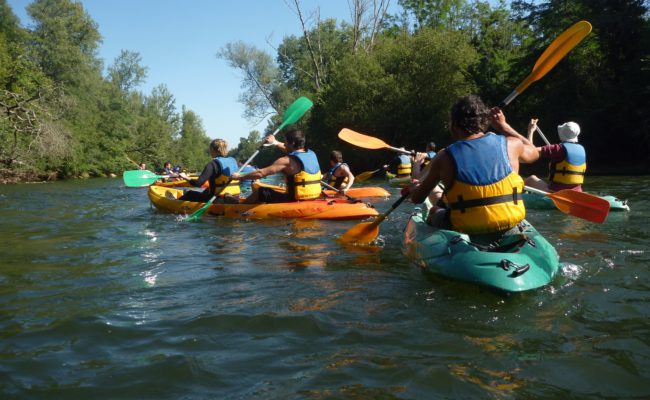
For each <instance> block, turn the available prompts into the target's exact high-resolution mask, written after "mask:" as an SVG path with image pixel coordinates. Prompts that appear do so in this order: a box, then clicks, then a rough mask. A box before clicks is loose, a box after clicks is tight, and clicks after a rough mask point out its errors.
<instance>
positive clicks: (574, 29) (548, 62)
mask: <svg viewBox="0 0 650 400" xmlns="http://www.w3.org/2000/svg"><path fill="white" fill-rule="evenodd" d="M589 32H591V24H590V23H589V22H587V21H580V22H577V23H575V24H573V25H572V26H571V27H569V28H568V29H567V30H565V31H564V32H562V34H560V36H558V37H557V38H556V39H555V40H554V41H553V42H552V43H551V44H550V45H549V46H548V47H547V48H546V50H544V52H543V53H542V55H541V56H540V57H539V58H538V59H537V62H536V63H535V66H534V67H533V71H532V72H531V73H530V75H528V77H527V78H526V79H524V81H523V82H521V83H520V84H519V86H517V89H516V91H517V93H521V92H523V91H524V90H526V88H527V87H528V86H530V84H531V83H533V82H535V81H537V80H538V79H540V78H541V77H543V76H544V75H546V74H547V73H548V72H549V71H550V70H551V69H553V67H555V65H556V64H557V63H558V62H560V60H561V59H563V58H564V56H566V55H567V53H568V52H570V51H571V50H572V49H573V48H574V47H576V45H577V44H578V43H580V42H581V41H582V40H583V39H584V38H585V37H586V36H587V35H588V34H589Z"/></svg>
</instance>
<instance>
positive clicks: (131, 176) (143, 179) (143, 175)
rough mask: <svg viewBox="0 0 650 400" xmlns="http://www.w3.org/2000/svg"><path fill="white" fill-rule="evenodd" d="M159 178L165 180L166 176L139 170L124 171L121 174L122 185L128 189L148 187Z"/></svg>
mask: <svg viewBox="0 0 650 400" xmlns="http://www.w3.org/2000/svg"><path fill="white" fill-rule="evenodd" d="M160 178H166V176H163V175H156V174H154V173H153V172H151V171H147V170H140V169H136V170H132V171H124V174H122V179H123V180H124V184H125V185H126V186H128V187H143V186H149V185H151V184H152V183H154V182H155V181H157V180H158V179H160Z"/></svg>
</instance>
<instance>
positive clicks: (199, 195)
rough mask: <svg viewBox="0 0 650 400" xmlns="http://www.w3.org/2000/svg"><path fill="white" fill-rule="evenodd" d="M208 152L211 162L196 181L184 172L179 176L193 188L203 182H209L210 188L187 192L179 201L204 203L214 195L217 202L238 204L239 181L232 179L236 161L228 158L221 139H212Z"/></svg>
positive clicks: (226, 145)
mask: <svg viewBox="0 0 650 400" xmlns="http://www.w3.org/2000/svg"><path fill="white" fill-rule="evenodd" d="M209 151H210V156H211V157H212V160H210V162H209V163H207V164H206V165H205V167H204V168H203V171H202V172H201V175H199V177H198V178H197V179H191V178H190V177H189V176H187V174H185V173H184V172H181V173H180V174H179V176H180V177H181V178H183V179H185V180H187V182H188V183H189V184H190V185H192V186H194V187H201V186H202V185H203V184H204V183H205V182H209V183H210V186H209V187H208V188H207V189H205V190H203V191H201V192H198V191H194V190H189V191H187V192H185V193H184V194H183V196H181V197H180V198H179V200H186V201H196V202H200V203H205V202H207V201H208V200H210V199H211V198H212V196H214V195H215V194H216V195H217V199H216V201H217V202H221V203H231V204H232V203H239V193H240V188H239V180H237V179H233V178H232V175H233V173H234V172H235V171H237V169H238V167H237V160H235V159H234V158H232V157H228V144H227V143H226V141H225V140H223V139H214V140H213V141H212V142H210V146H209Z"/></svg>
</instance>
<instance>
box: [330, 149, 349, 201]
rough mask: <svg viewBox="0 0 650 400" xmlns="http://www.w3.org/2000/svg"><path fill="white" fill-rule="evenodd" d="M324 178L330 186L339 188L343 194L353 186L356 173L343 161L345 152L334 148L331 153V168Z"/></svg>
mask: <svg viewBox="0 0 650 400" xmlns="http://www.w3.org/2000/svg"><path fill="white" fill-rule="evenodd" d="M323 180H324V181H325V182H327V183H329V185H330V186H334V187H335V188H337V189H339V190H340V191H341V192H342V193H343V194H345V193H347V191H348V189H350V188H351V187H352V184H353V183H354V175H352V171H350V167H349V166H348V164H346V163H344V162H343V154H342V153H341V152H340V151H338V150H332V152H331V153H330V170H329V172H328V173H326V174H325V176H324V177H323Z"/></svg>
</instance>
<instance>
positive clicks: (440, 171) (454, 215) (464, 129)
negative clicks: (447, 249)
mask: <svg viewBox="0 0 650 400" xmlns="http://www.w3.org/2000/svg"><path fill="white" fill-rule="evenodd" d="M490 124H491V125H492V127H493V128H494V129H495V130H496V131H497V132H500V133H501V135H498V134H495V133H492V132H487V131H486V130H487V129H488V127H489V125H490ZM450 131H451V135H452V137H453V139H455V142H454V143H453V144H451V145H450V146H449V147H446V148H445V149H443V150H441V151H440V152H439V153H438V154H437V156H436V157H435V158H434V159H433V160H431V164H430V166H429V168H427V170H426V173H425V175H424V177H423V178H422V180H421V181H420V182H415V183H413V184H411V185H410V186H407V187H405V188H404V189H403V190H402V194H403V195H408V194H409V193H410V195H411V200H412V201H413V202H414V203H422V202H423V201H424V200H425V199H426V198H427V196H428V195H429V194H430V193H431V194H432V196H433V197H434V199H439V200H440V199H441V200H442V206H440V207H433V208H432V209H431V211H430V213H429V216H430V217H431V218H430V219H429V223H430V224H431V225H433V226H435V227H438V228H446V229H453V230H456V231H459V232H463V233H467V234H495V233H498V234H500V235H501V234H506V233H510V232H509V231H510V230H512V233H514V232H515V230H516V231H517V232H520V229H516V228H521V227H520V226H518V225H520V223H521V222H522V221H523V220H524V218H525V217H526V209H525V207H524V203H523V201H522V192H523V190H524V182H523V179H522V178H521V177H520V176H519V163H520V162H524V163H532V162H535V161H537V159H538V158H539V152H538V150H537V148H536V147H535V146H534V145H533V144H532V143H531V142H530V141H529V140H528V139H527V138H525V137H524V136H522V135H520V134H519V133H517V131H515V130H514V129H513V128H512V127H511V126H510V125H509V124H508V123H507V122H506V117H505V115H504V114H503V112H502V111H501V109H499V108H498V107H495V108H492V109H488V108H487V107H486V106H485V104H484V103H483V101H482V100H481V99H480V98H479V97H478V96H475V95H469V96H465V97H461V98H460V99H459V100H458V101H457V102H456V104H454V105H453V106H452V108H451V121H450ZM439 182H442V183H443V184H444V191H443V190H441V189H440V187H439V186H438V183H439ZM432 204H434V205H436V204H437V202H433V203H432Z"/></svg>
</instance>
